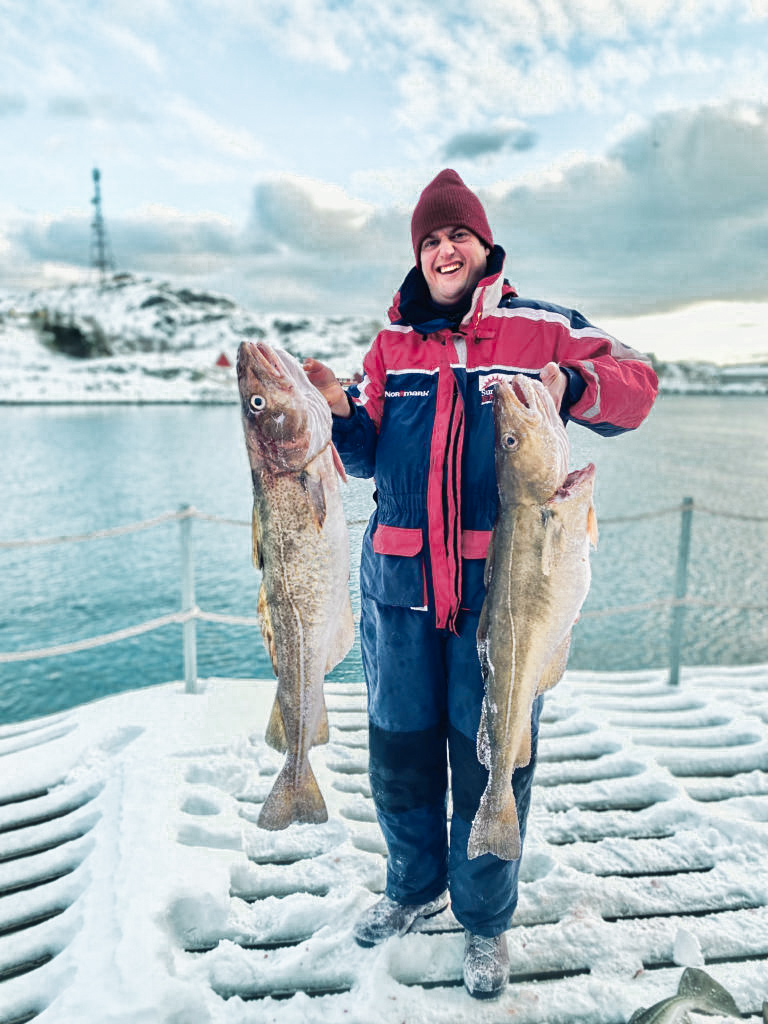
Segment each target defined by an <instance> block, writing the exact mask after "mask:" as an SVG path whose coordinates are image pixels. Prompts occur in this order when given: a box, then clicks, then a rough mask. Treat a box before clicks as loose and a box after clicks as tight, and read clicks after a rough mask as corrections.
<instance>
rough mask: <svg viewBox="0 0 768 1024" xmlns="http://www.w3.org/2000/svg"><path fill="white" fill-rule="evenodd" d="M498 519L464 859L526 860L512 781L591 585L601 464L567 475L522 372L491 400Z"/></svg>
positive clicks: (548, 412) (481, 635)
mask: <svg viewBox="0 0 768 1024" xmlns="http://www.w3.org/2000/svg"><path fill="white" fill-rule="evenodd" d="M493 418H494V430H495V458H496V478H497V483H498V489H499V499H500V505H499V513H498V517H497V520H496V524H495V526H494V529H493V535H492V538H491V545H490V548H489V551H488V557H487V559H486V567H485V585H486V596H485V601H484V603H483V608H482V611H481V615H480V623H479V626H478V630H477V648H478V653H479V656H480V664H481V667H482V671H483V677H484V680H485V697H484V700H483V709H482V716H481V721H480V728H479V731H478V735H477V756H478V758H479V760H480V761H481V762H482V763H483V764H484V765H485V767H486V768H487V769H488V770H489V778H488V783H487V786H486V789H485V792H484V793H483V796H482V798H481V801H480V806H479V807H478V810H477V813H476V814H475V818H474V821H473V822H472V829H471V831H470V835H469V843H468V851H467V852H468V856H469V857H470V858H473V857H479V856H481V854H484V853H493V854H495V855H496V856H497V857H501V858H503V859H504V860H517V859H518V858H519V857H520V854H521V839H520V827H519V823H518V817H517V807H516V805H515V796H514V792H513V790H512V775H513V773H514V771H515V769H516V768H520V767H523V766H525V765H527V764H528V763H529V762H530V760H531V712H532V708H533V702H534V700H535V698H536V697H537V696H538V694H540V693H542V692H543V691H544V690H547V689H549V688H550V687H552V686H554V685H555V683H557V682H558V680H559V679H560V678H561V676H562V674H563V672H564V671H565V665H566V661H567V659H568V648H569V646H570V639H571V629H572V627H573V624H574V622H575V621H576V618H577V616H578V614H579V609H580V608H581V606H582V604H583V602H584V599H585V597H586V596H587V591H588V590H589V583H590V568H589V543H590V540H591V541H592V543H593V544H594V543H596V542H597V524H596V520H595V512H594V508H593V505H592V489H593V484H594V475H595V467H594V466H593V465H592V463H589V465H587V466H586V467H585V468H584V469H580V470H577V471H576V472H574V473H570V474H569V473H568V454H569V445H568V439H567V437H566V433H565V427H564V426H563V423H562V421H561V419H560V416H559V415H558V413H557V411H556V409H555V405H554V402H553V401H552V398H551V396H550V394H549V392H548V391H547V389H546V388H545V387H544V386H543V384H541V382H540V381H537V380H532V379H530V378H528V377H525V376H523V375H522V374H517V375H515V376H514V377H513V378H512V379H511V380H509V381H503V382H502V383H500V384H498V385H497V387H496V389H495V391H494V396H493Z"/></svg>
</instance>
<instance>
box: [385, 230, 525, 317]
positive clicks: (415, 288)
mask: <svg viewBox="0 0 768 1024" xmlns="http://www.w3.org/2000/svg"><path fill="white" fill-rule="evenodd" d="M504 259H505V253H504V250H503V249H502V248H501V246H500V245H494V247H493V249H492V250H491V253H490V255H489V257H488V265H487V268H486V272H485V275H484V276H483V277H482V278H481V279H480V280H479V281H478V283H477V285H476V286H475V290H474V292H473V293H472V296H471V298H470V300H469V302H468V303H465V304H458V305H457V307H456V309H455V310H453V311H451V310H448V311H443V310H441V309H440V308H439V307H438V306H436V305H435V303H434V302H432V300H431V297H430V294H429V288H428V287H427V282H426V279H425V277H424V275H423V273H422V272H421V268H420V267H413V268H412V269H411V270H410V271H409V272H408V274H407V276H406V278H405V280H404V281H403V283H402V284H401V285H400V289H399V290H398V291H397V293H396V294H395V297H394V298H393V300H392V305H391V307H390V309H389V319H390V322H391V323H393V324H398V325H402V326H405V327H412V328H413V329H414V330H415V331H418V332H419V334H425V335H426V334H434V333H435V332H436V331H440V330H443V329H444V328H446V327H447V328H451V329H453V330H456V329H457V328H458V327H459V326H463V325H465V324H466V325H468V324H471V323H476V322H477V321H478V320H479V319H480V318H481V317H482V316H484V315H485V314H486V312H488V311H490V310H491V309H495V308H496V307H497V306H498V304H499V300H500V299H501V297H502V295H508V294H512V295H517V292H516V290H515V289H514V288H513V287H512V285H511V284H510V283H509V281H506V280H504V278H503V277H502V272H503V270H504Z"/></svg>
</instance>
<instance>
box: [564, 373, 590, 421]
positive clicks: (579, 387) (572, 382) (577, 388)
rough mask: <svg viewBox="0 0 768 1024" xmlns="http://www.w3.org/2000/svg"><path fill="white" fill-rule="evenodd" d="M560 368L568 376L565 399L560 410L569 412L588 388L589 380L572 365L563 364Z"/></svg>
mask: <svg viewBox="0 0 768 1024" xmlns="http://www.w3.org/2000/svg"><path fill="white" fill-rule="evenodd" d="M560 369H561V371H562V372H563V373H564V374H565V375H566V377H567V378H568V383H567V385H566V388H565V394H564V395H563V401H562V404H561V405H560V412H561V413H567V412H568V410H569V409H570V408H571V406H572V405H575V404H576V403H577V402H578V400H579V399H580V398H581V396H582V395H583V394H584V392H585V391H586V390H587V382H586V381H585V380H584V378H583V377H582V376H581V374H580V373H579V371H578V370H574V369H573V367H572V366H562V365H561V366H560Z"/></svg>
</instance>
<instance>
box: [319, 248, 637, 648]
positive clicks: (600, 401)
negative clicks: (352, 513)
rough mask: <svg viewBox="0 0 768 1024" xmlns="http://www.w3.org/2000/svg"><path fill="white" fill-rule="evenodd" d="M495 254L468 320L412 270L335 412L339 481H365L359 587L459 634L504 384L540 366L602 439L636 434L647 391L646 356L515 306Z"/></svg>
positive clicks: (492, 509) (539, 310) (557, 317)
mask: <svg viewBox="0 0 768 1024" xmlns="http://www.w3.org/2000/svg"><path fill="white" fill-rule="evenodd" d="M503 264H504V251H503V250H502V249H501V247H500V246H498V245H497V246H495V247H494V249H493V251H492V253H491V255H490V257H489V260H488V269H487V272H486V276H485V277H484V278H483V279H482V280H480V281H479V282H478V284H477V286H476V288H475V290H474V292H473V294H472V297H471V301H470V304H469V308H468V310H466V312H464V313H463V315H461V316H460V317H457V318H455V319H454V320H453V322H452V321H451V318H450V316H448V317H446V315H445V314H444V312H442V311H441V310H440V309H439V308H436V307H434V306H433V305H432V304H431V303H430V300H429V292H428V289H427V285H426V281H425V279H424V276H423V274H422V273H421V270H420V269H419V268H418V267H414V269H413V270H411V272H410V273H409V274H408V276H407V277H406V279H405V281H404V282H403V284H402V286H401V288H400V291H399V292H398V293H397V294H396V295H395V298H394V300H393V304H392V308H391V309H390V310H389V318H390V321H391V324H390V326H389V327H387V328H385V329H384V330H382V331H380V332H379V334H378V335H377V336H376V338H375V339H374V340H373V343H372V345H371V348H370V349H369V351H368V353H367V355H366V356H365V358H364V360H363V370H364V377H363V380H362V382H361V383H360V384H359V385H357V386H354V387H351V388H349V390H348V392H347V394H348V397H349V399H350V406H351V412H352V415H351V416H350V418H348V419H344V418H342V417H337V416H334V418H333V441H334V444H335V445H336V447H337V449H338V452H339V455H340V456H341V459H342V461H343V463H344V466H345V468H346V470H347V472H349V473H351V474H352V475H353V476H361V477H371V476H373V477H374V480H375V484H376V499H377V507H376V510H375V511H374V513H373V515H372V517H371V521H370V523H369V524H368V528H367V530H366V533H365V536H364V538H363V548H362V556H361V565H360V587H361V591H362V593H363V594H365V595H367V596H370V597H372V598H373V599H374V600H376V601H378V602H379V603H381V604H388V605H396V606H400V607H411V608H420V609H425V608H431V609H433V610H434V615H435V624H436V626H437V627H438V628H445V629H450V630H455V624H456V617H457V615H458V613H459V611H460V609H461V608H467V609H470V610H472V611H479V609H480V608H481V607H482V603H483V599H484V596H485V589H484V585H483V567H484V562H485V556H486V553H487V549H488V543H489V541H490V536H491V531H492V529H493V524H494V522H495V520H496V514H497V509H498V494H497V489H496V471H495V463H494V431H493V414H492V396H493V386H494V384H495V383H496V381H497V380H499V379H500V378H502V377H506V376H512V375H514V374H516V373H523V374H526V375H527V376H530V377H538V376H539V374H540V371H541V369H542V368H543V367H544V365H545V364H546V363H548V362H551V361H554V362H556V363H558V364H559V365H560V367H561V368H562V369H563V370H564V371H565V373H566V375H567V376H568V386H567V390H566V394H565V396H564V399H563V406H562V409H561V416H562V417H563V419H564V420H565V421H566V422H567V421H568V420H569V419H572V420H574V421H575V422H576V423H580V424H582V425H584V426H586V427H589V428H590V429H591V430H594V431H596V432H598V433H600V434H604V435H612V434H619V433H623V432H624V431H626V430H632V429H634V428H635V427H637V426H639V425H640V423H642V421H643V420H644V419H645V417H646V416H647V415H648V412H649V411H650V408H651V406H652V405H653V401H654V399H655V397H656V393H657V378H656V374H655V373H654V370H653V368H652V366H651V364H650V360H649V359H648V358H647V357H646V356H644V355H641V354H640V353H639V352H636V351H635V350H634V349H631V348H629V347H628V346H626V345H623V344H622V343H621V342H619V341H617V340H616V339H615V338H612V337H611V336H610V335H609V334H606V333H605V331H602V330H600V329H599V328H598V327H595V326H593V325H592V324H591V323H589V321H588V320H586V319H585V318H584V317H583V316H582V315H581V313H578V312H577V311H576V310H570V309H565V308H563V307H561V306H556V305H553V304H551V303H546V302H540V301H537V300H530V299H522V298H520V297H519V296H518V295H517V292H516V291H515V289H514V288H513V287H512V286H511V285H510V284H509V283H508V282H507V281H506V280H504V278H503Z"/></svg>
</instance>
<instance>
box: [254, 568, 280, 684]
mask: <svg viewBox="0 0 768 1024" xmlns="http://www.w3.org/2000/svg"><path fill="white" fill-rule="evenodd" d="M258 613H259V625H260V626H261V635H262V636H263V637H264V646H265V647H266V648H267V654H269V658H270V661H271V662H272V670H273V672H274V673H275V675H277V651H276V650H275V634H274V631H273V629H272V619H271V617H270V614H269V605H268V604H267V591H266V589H265V587H264V584H263V583H262V584H261V588H260V589H259V608H258Z"/></svg>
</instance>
